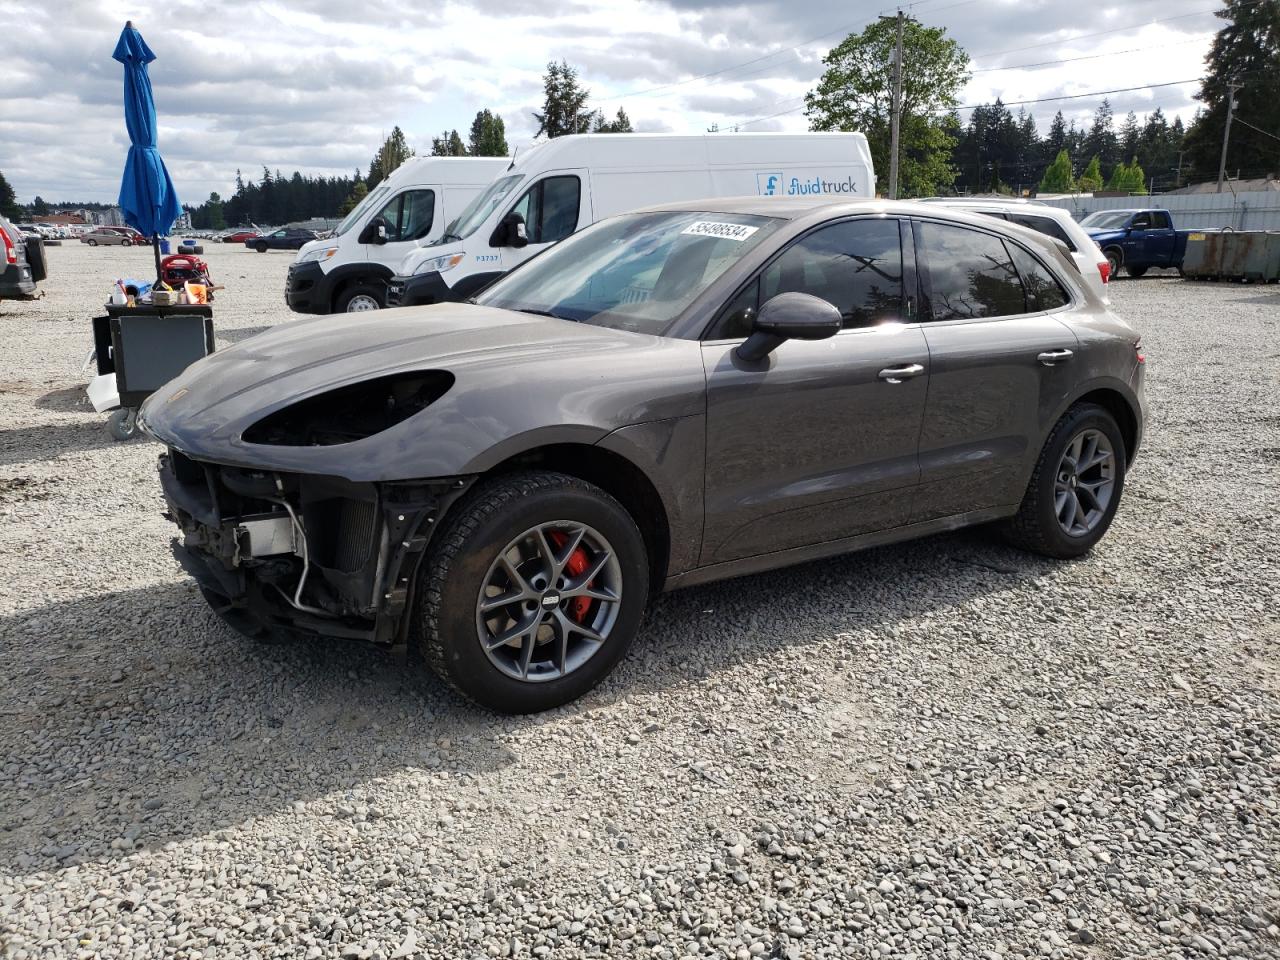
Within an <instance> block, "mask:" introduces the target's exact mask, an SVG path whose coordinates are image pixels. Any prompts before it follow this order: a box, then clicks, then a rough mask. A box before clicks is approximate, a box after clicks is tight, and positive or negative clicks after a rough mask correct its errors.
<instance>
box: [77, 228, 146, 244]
mask: <svg viewBox="0 0 1280 960" xmlns="http://www.w3.org/2000/svg"><path fill="white" fill-rule="evenodd" d="M80 242H81V243H87V244H89V246H91V247H96V246H100V245H101V246H109V245H111V244H118V245H120V246H124V247H130V246H133V245H134V244H140V243H146V240H145V239H144V238H143V236H142V234H140V233H138V232H137V231H136V230H129V229H128V228H125V227H96V228H95V229H93V230H90V231H89V232H88V233H85V234H82V235H81V236H80Z"/></svg>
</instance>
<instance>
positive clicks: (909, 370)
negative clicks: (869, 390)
mask: <svg viewBox="0 0 1280 960" xmlns="http://www.w3.org/2000/svg"><path fill="white" fill-rule="evenodd" d="M922 373H924V367H923V366H922V365H921V364H918V363H907V364H903V365H902V366H900V367H885V368H884V369H883V370H881V371H880V374H879V376H880V379H881V380H883V381H884V382H885V383H901V382H902V381H903V380H910V379H911V378H912V377H918V376H920V374H922Z"/></svg>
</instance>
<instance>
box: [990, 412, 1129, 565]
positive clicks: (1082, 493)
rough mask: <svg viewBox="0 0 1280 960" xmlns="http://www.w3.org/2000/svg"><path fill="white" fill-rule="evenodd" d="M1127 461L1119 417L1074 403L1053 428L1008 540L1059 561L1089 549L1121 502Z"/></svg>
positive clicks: (1007, 529)
mask: <svg viewBox="0 0 1280 960" xmlns="http://www.w3.org/2000/svg"><path fill="white" fill-rule="evenodd" d="M1126 462H1127V460H1126V453H1125V445H1124V436H1123V434H1121V432H1120V427H1119V425H1118V424H1117V423H1116V420H1115V417H1113V416H1112V415H1111V413H1110V412H1109V411H1108V410H1106V409H1105V408H1103V407H1100V406H1098V405H1097V404H1093V403H1082V404H1078V405H1077V406H1074V407H1072V408H1071V409H1070V410H1068V411H1067V412H1066V413H1065V414H1063V416H1062V419H1061V420H1059V421H1058V422H1057V424H1056V425H1055V426H1054V428H1053V430H1051V431H1050V433H1049V438H1048V439H1047V440H1046V441H1045V444H1044V448H1043V449H1042V450H1041V451H1040V459H1039V460H1037V461H1036V468H1035V471H1034V472H1033V473H1032V474H1031V482H1030V483H1029V484H1027V492H1026V494H1025V495H1024V496H1023V498H1022V505H1021V506H1020V507H1019V508H1018V512H1017V514H1015V515H1014V516H1013V517H1012V518H1011V519H1010V520H1009V521H1008V523H1007V524H1006V527H1005V536H1006V538H1007V539H1008V540H1009V541H1010V542H1011V543H1013V544H1015V545H1017V546H1020V547H1024V548H1025V549H1027V550H1032V551H1034V552H1036V553H1042V554H1044V555H1045V556H1049V557H1056V558H1058V559H1068V558H1071V557H1079V556H1081V555H1083V554H1085V553H1087V552H1088V551H1089V550H1090V549H1091V548H1092V547H1093V545H1094V544H1095V543H1097V542H1098V541H1099V540H1101V539H1102V535H1103V534H1105V533H1106V532H1107V529H1108V528H1109V527H1110V526H1111V521H1112V519H1113V518H1114V517H1115V515H1116V510H1117V508H1118V507H1119V506H1120V495H1121V494H1122V493H1123V492H1124V476H1125V464H1126Z"/></svg>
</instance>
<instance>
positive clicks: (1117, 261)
mask: <svg viewBox="0 0 1280 960" xmlns="http://www.w3.org/2000/svg"><path fill="white" fill-rule="evenodd" d="M1102 255H1103V256H1104V257H1106V258H1107V260H1108V261H1109V262H1110V264H1111V276H1112V277H1116V276H1117V275H1118V274H1119V273H1120V268H1121V267H1123V266H1124V257H1122V256H1120V254H1119V252H1117V251H1116V250H1104V251H1103V253H1102Z"/></svg>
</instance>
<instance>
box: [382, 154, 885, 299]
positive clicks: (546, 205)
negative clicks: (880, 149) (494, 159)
mask: <svg viewBox="0 0 1280 960" xmlns="http://www.w3.org/2000/svg"><path fill="white" fill-rule="evenodd" d="M874 193H875V173H874V171H873V170H872V166H871V151H870V150H868V149H867V139H866V137H864V136H863V135H862V134H860V133H715V134H705V135H702V136H668V135H666V134H646V133H604V134H601V133H595V134H582V135H578V136H569V137H558V138H557V139H555V140H548V141H545V142H543V143H539V144H537V145H536V146H534V147H533V148H532V149H530V150H527V151H520V152H519V153H518V154H517V155H516V158H515V159H514V160H513V161H512V162H511V166H510V169H508V170H507V171H506V172H505V173H504V174H503V175H502V176H500V177H498V178H497V179H496V180H494V181H493V182H492V183H491V184H490V185H489V187H488V189H487V190H485V191H484V193H482V194H480V195H479V196H477V197H476V198H475V199H474V200H473V201H472V202H471V203H470V204H469V205H468V206H467V208H466V209H465V210H463V211H462V213H461V214H460V215H459V216H458V218H457V219H456V220H454V221H453V222H451V223H450V224H449V225H448V226H447V227H446V228H445V233H444V235H443V236H442V237H441V238H440V239H439V240H437V241H436V242H435V243H433V244H427V245H425V246H422V247H420V248H417V249H415V250H411V251H410V252H409V253H408V254H407V255H406V256H405V258H404V260H403V261H402V262H401V264H400V268H399V270H398V271H397V276H395V277H393V278H392V280H391V283H390V286H389V287H388V290H387V304H388V306H410V305H413V304H420V303H440V302H444V301H449V300H464V299H466V298H467V297H469V296H471V295H472V294H474V293H475V292H476V291H478V290H480V289H481V288H482V287H484V286H486V285H487V284H489V283H491V282H492V281H493V280H495V279H496V278H497V277H500V276H501V275H502V274H504V273H506V272H507V271H508V270H510V269H511V268H512V267H515V266H518V265H519V264H521V263H523V262H524V261H526V260H528V259H529V258H530V257H532V256H534V255H535V254H537V253H538V252H539V251H541V250H544V249H546V248H547V247H548V246H550V245H551V244H553V243H555V242H556V241H557V240H562V239H564V238H565V237H567V236H568V235H569V234H571V233H573V232H574V231H576V230H581V229H582V228H583V227H586V226H589V225H590V224H592V223H595V221H597V220H601V219H603V218H605V217H611V216H613V215H614V214H618V213H623V212H625V211H627V210H632V209H635V208H637V207H644V206H649V205H651V204H655V203H666V202H675V201H678V200H699V199H703V198H712V197H733V196H743V195H763V196H776V197H796V196H806V197H808V196H829V197H830V198H831V199H833V200H839V199H848V198H850V197H871V196H874Z"/></svg>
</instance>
